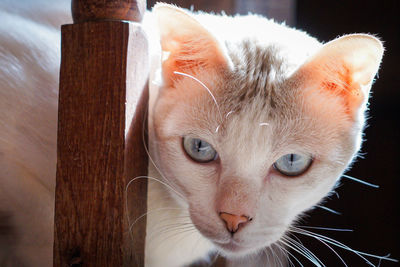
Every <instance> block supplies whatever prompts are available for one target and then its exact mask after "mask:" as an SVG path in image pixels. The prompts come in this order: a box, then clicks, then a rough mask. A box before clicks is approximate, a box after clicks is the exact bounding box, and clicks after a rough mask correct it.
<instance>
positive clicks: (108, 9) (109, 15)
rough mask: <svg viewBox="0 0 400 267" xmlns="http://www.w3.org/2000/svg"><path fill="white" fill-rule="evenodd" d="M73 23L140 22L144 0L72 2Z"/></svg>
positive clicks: (75, 0) (144, 5)
mask: <svg viewBox="0 0 400 267" xmlns="http://www.w3.org/2000/svg"><path fill="white" fill-rule="evenodd" d="M71 9H72V18H73V19H74V23H81V22H86V21H96V20H128V21H136V22H141V21H142V18H143V14H144V12H145V10H146V0H72V5H71Z"/></svg>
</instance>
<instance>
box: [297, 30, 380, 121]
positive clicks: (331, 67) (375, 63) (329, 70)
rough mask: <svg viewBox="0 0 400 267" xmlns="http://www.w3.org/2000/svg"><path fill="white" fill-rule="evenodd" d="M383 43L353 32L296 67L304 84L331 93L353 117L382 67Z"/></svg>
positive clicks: (369, 36)
mask: <svg viewBox="0 0 400 267" xmlns="http://www.w3.org/2000/svg"><path fill="white" fill-rule="evenodd" d="M383 51H384V49H383V45H382V43H381V42H380V41H379V40H378V39H377V38H375V37H374V36H371V35H367V34H351V35H346V36H343V37H340V38H337V39H335V40H333V41H331V42H329V43H327V44H325V45H323V46H322V48H321V49H320V51H318V52H317V53H316V54H315V55H314V56H313V57H312V58H310V60H308V61H307V62H306V63H305V64H304V65H303V66H301V67H300V69H299V70H298V71H297V75H298V76H297V77H302V78H303V81H304V82H303V83H305V84H303V86H304V85H305V87H308V88H311V89H312V90H311V92H312V91H313V90H314V89H313V88H317V90H320V91H324V92H326V93H329V94H331V95H333V96H335V97H337V98H338V99H340V100H341V102H342V103H343V104H344V107H345V110H346V111H347V113H348V114H349V115H350V116H352V117H353V118H354V116H355V115H356V114H357V111H358V110H359V107H361V105H362V103H365V102H366V101H367V99H368V94H369V90H370V88H371V84H372V82H373V80H374V77H375V75H376V73H377V71H378V69H379V65H380V62H381V60H382V55H383Z"/></svg>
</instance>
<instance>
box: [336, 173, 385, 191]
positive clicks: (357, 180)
mask: <svg viewBox="0 0 400 267" xmlns="http://www.w3.org/2000/svg"><path fill="white" fill-rule="evenodd" d="M342 177H344V178H347V179H349V180H352V181H355V182H357V183H360V184H363V185H366V186H370V187H373V188H379V185H376V184H371V183H368V182H366V181H363V180H361V179H358V178H355V177H352V176H349V175H346V174H343V175H342Z"/></svg>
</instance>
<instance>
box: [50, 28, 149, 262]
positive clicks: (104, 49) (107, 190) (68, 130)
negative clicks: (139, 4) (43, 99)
mask: <svg viewBox="0 0 400 267" xmlns="http://www.w3.org/2000/svg"><path fill="white" fill-rule="evenodd" d="M128 55H135V57H134V58H130V59H129V58H128ZM130 65H131V66H130ZM146 68H147V43H146V38H145V36H144V34H143V32H142V31H141V28H140V26H138V25H135V24H131V23H125V22H118V21H107V22H88V23H82V24H73V25H64V26H63V27H62V59H61V71H60V93H59V117H58V118H59V122H58V147H57V148H58V151H57V184H56V202H55V242H54V266H143V265H144V238H145V234H144V233H145V223H146V221H145V219H144V220H142V221H141V224H139V225H138V228H137V229H139V228H140V231H139V230H137V229H136V231H137V232H141V233H142V234H141V235H135V236H134V240H133V241H134V242H132V238H131V237H130V235H129V231H128V230H129V226H128V216H129V215H132V214H141V213H144V212H146V198H147V197H146V194H147V181H145V180H141V181H139V180H138V182H135V183H134V184H132V187H129V192H131V193H132V194H134V196H132V197H130V198H129V201H135V202H131V203H129V202H127V190H126V186H127V184H128V182H129V180H130V179H131V178H132V177H136V176H139V175H146V174H147V156H146V153H145V150H144V149H143V140H145V141H146V140H147V139H146V137H145V138H142V134H141V133H145V132H146V131H144V130H143V129H142V126H143V125H145V124H144V123H143V121H142V118H144V113H143V112H144V110H145V108H144V107H145V106H146V104H147V91H146V90H145V91H144V92H145V94H144V95H143V96H142V98H141V102H140V104H139V105H137V104H138V103H137V101H138V98H139V97H134V96H135V95H136V96H139V95H140V94H141V92H142V90H143V89H144V88H145V85H146V79H147V69H146ZM127 69H130V70H131V71H133V73H134V76H132V75H129V74H128V73H127ZM132 91H135V92H136V93H132ZM136 105H137V107H138V112H137V113H136V115H135V118H134V123H132V124H130V121H131V120H130V118H132V115H131V114H127V107H131V109H132V107H135V106H136ZM133 110H134V109H133ZM127 120H129V121H127ZM128 129H129V130H130V131H129V132H128ZM127 148H130V149H127ZM126 203H128V204H131V205H132V206H131V207H134V211H131V208H129V205H128V208H129V209H128V208H127V206H126V205H125V204H126Z"/></svg>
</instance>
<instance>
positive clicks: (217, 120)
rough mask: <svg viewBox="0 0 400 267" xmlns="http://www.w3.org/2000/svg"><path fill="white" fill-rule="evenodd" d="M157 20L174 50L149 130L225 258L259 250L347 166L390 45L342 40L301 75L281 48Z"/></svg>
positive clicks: (165, 12)
mask: <svg viewBox="0 0 400 267" xmlns="http://www.w3.org/2000/svg"><path fill="white" fill-rule="evenodd" d="M156 13H157V16H158V18H159V21H160V33H161V46H162V49H163V51H164V52H166V53H167V54H168V58H166V59H165V60H164V61H163V63H162V73H163V85H162V86H161V87H160V89H159V90H160V91H159V95H158V97H157V100H156V102H155V105H154V111H153V114H154V115H153V125H152V126H151V127H153V132H154V138H155V140H154V144H155V145H154V147H155V152H154V153H155V155H154V156H155V158H156V160H157V164H158V165H159V168H160V170H161V171H162V173H163V175H164V176H165V179H166V180H167V182H168V183H169V184H170V185H172V186H173V187H174V188H175V189H176V190H177V191H178V192H180V193H181V194H182V195H183V197H184V202H185V207H187V209H188V212H189V214H190V217H191V220H192V222H193V224H194V225H195V226H196V228H197V229H198V230H199V231H200V232H201V233H202V234H203V235H204V236H205V237H207V238H208V239H209V240H211V241H212V242H213V243H214V244H215V245H216V247H218V248H219V249H220V251H221V252H222V253H224V254H226V255H230V256H243V255H246V254H249V253H254V252H255V251H258V250H261V249H263V248H265V247H267V246H269V245H271V244H273V243H274V242H277V241H278V240H279V239H281V238H282V236H284V234H285V232H287V231H288V230H289V228H290V225H291V224H292V223H293V222H294V221H295V220H296V218H298V217H299V215H300V214H301V213H302V212H304V211H306V210H308V209H310V208H312V206H314V205H315V204H317V203H318V202H319V201H321V199H322V198H323V197H324V196H326V195H327V194H328V193H329V192H330V190H331V189H332V187H333V186H334V184H335V183H336V181H337V180H338V179H339V178H340V176H341V174H342V173H343V171H344V170H345V169H346V168H347V166H348V165H349V163H350V162H351V160H352V158H353V157H354V155H355V153H356V152H357V150H358V149H359V146H360V143H361V131H362V127H363V123H364V118H363V111H364V108H365V101H366V99H367V95H368V91H369V88H370V85H371V82H372V80H373V77H374V76H375V73H376V71H377V69H378V67H379V62H380V59H381V56H382V46H381V44H380V42H379V41H378V40H376V39H375V38H373V37H371V36H367V35H351V36H345V37H342V38H339V39H337V40H334V41H332V42H330V43H328V44H325V45H324V46H322V47H321V48H318V49H317V51H314V53H313V55H312V56H310V57H309V58H308V59H307V60H306V61H300V62H297V66H295V68H293V60H292V59H291V58H290V54H285V52H284V51H285V48H284V46H282V47H279V45H277V44H273V45H269V44H264V43H262V42H258V41H257V40H252V41H249V40H246V39H244V40H243V41H239V42H236V43H234V44H233V43H229V40H225V43H224V44H223V45H222V44H221V42H219V41H217V40H216V38H215V37H214V36H213V35H211V34H210V33H209V32H208V31H207V30H206V29H205V28H204V27H203V26H202V25H201V24H200V23H199V22H198V21H196V20H195V19H194V18H192V17H191V16H190V15H188V14H186V13H185V12H184V11H182V10H179V9H176V8H173V7H170V6H167V5H159V6H158V7H157V8H156ZM279 27H282V28H283V26H279ZM282 34H284V32H283V33H282ZM306 38H310V37H306ZM304 53H309V51H306V52H304Z"/></svg>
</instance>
